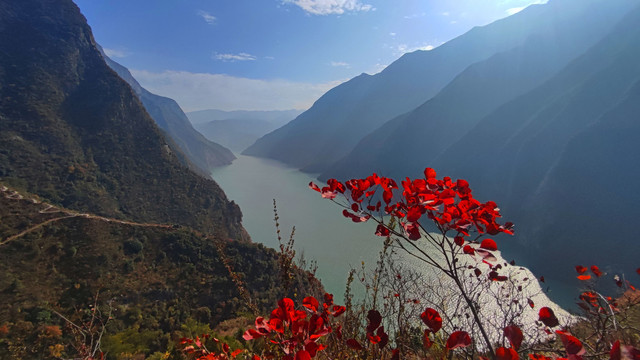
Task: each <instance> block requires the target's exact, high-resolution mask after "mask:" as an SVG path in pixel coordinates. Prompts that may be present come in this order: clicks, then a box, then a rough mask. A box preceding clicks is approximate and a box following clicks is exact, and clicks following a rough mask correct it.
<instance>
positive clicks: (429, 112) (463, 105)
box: [320, 0, 631, 179]
mask: <svg viewBox="0 0 640 360" xmlns="http://www.w3.org/2000/svg"><path fill="white" fill-rule="evenodd" d="M554 6H555V5H554ZM575 6H576V7H575V8H574V9H573V12H572V13H566V12H561V11H558V12H554V13H552V14H550V16H549V18H548V19H547V21H548V23H547V24H546V26H544V27H541V28H539V29H538V30H537V31H536V32H534V33H533V34H532V35H530V36H529V38H527V39H526V41H525V42H524V44H523V45H522V46H518V47H516V48H515V49H512V50H509V51H505V52H501V53H498V54H496V55H494V56H492V57H490V58H489V59H487V60H484V61H481V62H478V63H476V64H473V65H471V66H469V67H468V68H467V69H465V70H464V71H463V72H462V73H461V74H460V75H458V76H457V77H456V78H455V79H454V80H453V81H452V82H451V83H449V84H448V85H447V86H446V87H445V88H444V89H443V90H442V91H441V92H440V93H438V94H437V95H436V96H434V97H433V98H432V99H430V100H429V101H427V102H425V103H424V104H422V105H421V106H419V107H418V108H416V109H415V110H412V111H410V112H408V113H406V114H403V115H400V116H398V117H397V118H395V119H393V120H391V121H389V122H387V123H385V124H384V125H383V126H381V127H380V128H379V129H377V130H376V131H374V132H372V133H371V134H370V135H368V136H367V137H365V138H364V139H363V140H362V141H361V142H360V143H359V144H358V145H357V146H356V148H355V149H354V150H353V151H352V152H351V153H350V154H349V155H347V156H346V157H345V158H343V159H342V160H340V161H339V162H338V163H336V164H335V165H333V166H331V167H330V168H329V169H328V170H327V171H326V172H325V173H323V174H322V175H321V176H320V177H321V178H323V179H326V178H330V177H337V178H352V177H363V176H367V174H370V173H371V172H372V171H376V172H378V173H381V174H387V175H388V176H393V177H398V176H407V175H409V176H414V175H419V174H420V173H421V172H422V169H424V167H425V165H428V164H431V163H432V162H433V161H434V159H436V158H437V157H438V156H440V155H442V152H443V151H445V150H446V149H447V148H448V147H449V146H451V144H453V143H455V142H456V141H457V140H459V139H460V138H461V137H462V136H464V135H465V134H466V133H467V132H468V131H469V129H471V128H473V127H474V126H475V125H476V123H477V122H478V121H480V120H481V119H482V118H483V117H484V116H486V115H488V114H489V113H490V112H492V111H493V110H495V109H496V108H497V107H498V106H500V105H502V104H504V103H505V102H507V101H509V100H512V99H514V98H516V97H517V96H519V95H522V94H523V93H525V92H527V91H529V90H531V89H533V88H535V87H537V86H538V85H540V84H542V83H543V82H544V81H546V80H548V79H549V78H550V77H551V76H552V75H554V74H555V73H556V72H557V71H559V70H560V69H562V68H563V67H564V66H566V65H567V64H568V63H569V61H571V60H573V59H574V58H576V57H577V56H579V55H581V54H582V53H583V52H584V51H586V50H587V49H588V48H589V47H591V46H592V45H594V44H595V43H596V42H597V41H598V40H600V39H601V38H602V37H603V36H605V34H606V33H607V32H608V31H609V30H610V29H611V28H612V27H613V26H614V25H615V23H616V22H617V20H619V19H620V18H621V17H622V16H623V15H624V14H625V13H626V12H628V11H629V9H630V7H631V3H630V2H629V1H626V0H619V1H591V2H589V3H584V4H575ZM581 6H584V7H581ZM400 159H401V160H400Z"/></svg>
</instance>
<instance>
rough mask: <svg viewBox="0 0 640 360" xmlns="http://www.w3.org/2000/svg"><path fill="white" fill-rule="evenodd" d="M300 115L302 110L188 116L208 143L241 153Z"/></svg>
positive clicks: (220, 112) (209, 113)
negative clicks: (209, 141) (211, 142)
mask: <svg viewBox="0 0 640 360" xmlns="http://www.w3.org/2000/svg"><path fill="white" fill-rule="evenodd" d="M300 113H302V110H282V111H245V110H238V111H222V110H200V111H194V112H189V113H187V116H188V117H189V120H190V121H191V123H192V124H193V126H194V127H195V128H196V129H197V130H198V131H200V133H202V134H203V135H204V136H206V137H207V139H209V140H211V141H214V142H216V143H218V144H221V145H223V146H225V147H228V148H229V149H231V150H233V151H236V152H241V151H243V150H244V149H246V148H247V147H249V146H250V145H252V144H253V143H254V142H255V141H256V140H258V139H259V138H260V137H262V136H264V135H266V134H268V133H270V132H271V131H273V130H276V129H278V128H280V127H282V126H284V125H285V124H287V123H288V122H289V121H291V120H293V119H295V118H296V116H298V115H300Z"/></svg>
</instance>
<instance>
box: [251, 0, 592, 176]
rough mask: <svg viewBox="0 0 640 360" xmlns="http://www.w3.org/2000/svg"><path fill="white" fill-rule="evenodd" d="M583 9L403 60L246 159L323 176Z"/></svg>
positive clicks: (532, 12) (322, 104)
mask: <svg viewBox="0 0 640 360" xmlns="http://www.w3.org/2000/svg"><path fill="white" fill-rule="evenodd" d="M591 2H593V0H591V1H588V2H587V3H591ZM580 3H585V1H578V0H569V1H559V0H556V1H551V2H550V3H548V4H546V5H534V6H530V7H528V8H527V9H525V10H523V11H521V12H520V13H518V14H515V15H513V16H510V17H507V18H505V19H502V20H499V21H496V22H494V23H492V24H489V25H487V26H483V27H476V28H473V29H472V30H470V31H469V32H467V33H465V34H464V35H462V36H460V37H458V38H456V39H453V40H451V41H449V42H447V43H445V44H443V45H441V46H439V47H437V48H435V49H433V50H431V51H416V52H413V53H409V54H405V55H403V56H402V57H401V58H400V59H398V60H397V61H395V62H393V63H392V64H391V65H389V66H388V67H387V68H386V69H384V70H383V71H382V72H380V73H379V74H376V75H367V74H362V75H360V76H357V77H355V78H353V79H351V80H350V81H348V82H346V83H343V84H341V85H339V86H337V87H335V88H333V89H332V90H330V91H329V92H327V93H326V94H325V95H323V96H322V97H321V98H320V99H319V100H318V101H316V103H315V104H314V105H313V106H312V107H311V108H310V109H309V110H307V111H306V112H304V113H302V114H301V115H300V116H298V117H297V118H296V119H295V120H294V121H292V122H290V123H289V124H287V125H286V126H284V127H282V128H280V129H278V130H276V131H274V132H272V133H270V134H267V135H265V136H264V137H263V138H261V139H260V140H258V141H257V142H256V143H255V144H254V145H253V146H251V147H249V148H248V149H247V150H245V151H244V152H243V153H244V154H246V155H252V156H260V157H266V158H273V159H276V160H279V161H282V162H284V163H287V164H289V165H291V166H294V167H297V168H301V169H302V170H304V171H309V172H323V171H325V170H326V169H327V168H328V166H330V165H331V164H333V163H335V162H336V161H338V160H339V159H341V158H342V157H344V156H345V155H346V154H347V153H349V152H350V151H351V150H353V148H354V147H355V146H356V144H357V143H358V142H359V141H360V140H361V139H362V138H364V137H365V136H366V135H368V134H369V133H370V132H372V131H373V130H375V129H377V128H378V127H380V126H381V125H382V124H383V123H385V122H387V121H388V120H390V119H392V118H394V117H396V116H398V115H401V114H403V113H406V112H408V111H410V110H413V109H415V108H416V107H418V106H420V105H421V104H423V103H424V102H425V101H427V100H428V99H430V98H431V97H433V96H434V95H436V94H437V93H438V92H439V91H440V90H442V89H443V88H444V87H445V86H446V85H447V84H448V83H449V82H451V81H452V80H453V79H454V78H455V77H456V76H457V75H458V74H460V72H462V71H463V70H464V69H466V68H467V67H468V66H470V65H472V64H474V63H477V62H479V61H482V60H485V59H487V58H489V57H491V56H493V55H495V54H496V53H499V52H503V51H508V50H511V49H513V48H515V47H517V46H520V45H522V44H523V43H524V42H525V41H526V40H527V39H529V38H530V37H531V36H532V35H534V34H535V33H537V32H539V31H540V29H543V28H549V27H553V26H554V24H555V23H556V22H555V20H554V19H555V17H556V15H557V14H559V13H566V16H567V18H570V17H571V15H572V14H574V13H575V11H574V10H573V7H574V5H575V7H578V8H580V7H579V6H577V5H579V4H580Z"/></svg>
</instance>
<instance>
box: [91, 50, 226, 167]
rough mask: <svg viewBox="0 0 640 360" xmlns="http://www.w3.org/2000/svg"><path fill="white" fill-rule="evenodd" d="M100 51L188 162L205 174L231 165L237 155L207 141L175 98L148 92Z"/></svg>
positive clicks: (126, 70)
mask: <svg viewBox="0 0 640 360" xmlns="http://www.w3.org/2000/svg"><path fill="white" fill-rule="evenodd" d="M98 50H100V53H101V54H102V57H103V58H104V59H105V61H106V63H107V65H109V67H110V68H111V69H113V70H114V71H115V72H116V73H117V74H118V76H120V77H121V78H122V79H123V80H124V81H126V82H127V83H128V84H129V85H130V86H131V88H132V89H133V91H134V92H135V93H136V95H137V96H138V98H139V99H140V101H141V102H142V105H144V107H145V109H146V110H147V112H148V113H149V115H151V118H153V120H154V121H155V122H156V124H158V126H159V127H160V128H161V129H162V130H164V131H165V132H166V133H167V134H168V136H170V137H171V139H172V140H173V141H174V142H175V143H176V145H177V146H178V148H179V149H180V150H181V151H182V152H183V153H184V154H185V155H186V156H187V158H188V160H189V163H192V164H193V165H195V167H197V169H198V172H200V173H201V174H202V175H203V176H205V177H208V176H209V173H210V171H211V170H212V169H213V168H215V167H218V166H223V165H229V164H231V162H232V161H233V160H234V159H235V158H236V157H235V156H234V155H233V153H232V152H231V151H230V150H229V149H227V148H225V147H224V146H222V145H220V144H217V143H215V142H212V141H210V140H207V139H206V138H205V137H204V136H203V135H202V134H200V133H199V132H198V131H196V130H195V129H194V128H193V126H192V125H191V122H189V119H188V118H187V116H186V115H185V113H184V112H183V111H182V109H181V108H180V106H179V105H178V103H176V102H175V100H173V99H170V98H168V97H164V96H159V95H156V94H153V93H151V92H149V91H148V90H147V89H145V88H143V87H142V86H141V85H140V83H138V81H137V80H136V79H135V78H134V77H133V76H132V75H131V72H129V70H128V69H127V68H125V67H124V66H122V65H121V64H119V63H117V62H116V61H114V60H112V59H111V58H109V57H108V56H107V55H106V54H105V53H104V51H103V50H102V47H100V46H98Z"/></svg>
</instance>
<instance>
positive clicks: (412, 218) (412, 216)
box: [407, 206, 422, 222]
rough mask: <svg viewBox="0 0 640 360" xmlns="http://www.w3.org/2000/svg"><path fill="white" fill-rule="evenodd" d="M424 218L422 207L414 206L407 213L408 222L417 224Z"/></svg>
mask: <svg viewBox="0 0 640 360" xmlns="http://www.w3.org/2000/svg"><path fill="white" fill-rule="evenodd" d="M421 216H422V208H421V207H420V206H412V207H410V208H409V211H407V221H409V222H416V221H418V220H420V217H421Z"/></svg>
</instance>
